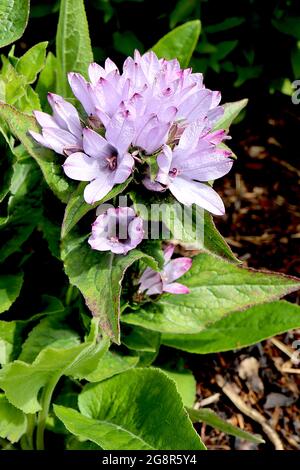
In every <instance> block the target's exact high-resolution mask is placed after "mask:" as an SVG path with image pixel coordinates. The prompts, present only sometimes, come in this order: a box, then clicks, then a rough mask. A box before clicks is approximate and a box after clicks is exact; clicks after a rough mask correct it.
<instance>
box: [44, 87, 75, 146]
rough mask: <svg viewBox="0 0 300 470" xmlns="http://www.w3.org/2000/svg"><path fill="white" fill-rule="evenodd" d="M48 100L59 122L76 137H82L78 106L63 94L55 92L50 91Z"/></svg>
mask: <svg viewBox="0 0 300 470" xmlns="http://www.w3.org/2000/svg"><path fill="white" fill-rule="evenodd" d="M48 101H49V104H50V106H51V107H52V109H53V117H54V119H55V121H56V122H57V124H58V125H59V126H60V127H61V128H63V129H65V130H68V131H69V132H71V133H72V134H74V135H75V136H76V137H78V138H81V137H82V127H81V124H80V119H79V116H78V112H77V110H76V108H75V107H74V106H73V105H72V104H71V103H68V102H67V101H66V100H64V99H63V98H62V97H61V96H59V95H55V94H54V93H48ZM45 127H47V126H45Z"/></svg>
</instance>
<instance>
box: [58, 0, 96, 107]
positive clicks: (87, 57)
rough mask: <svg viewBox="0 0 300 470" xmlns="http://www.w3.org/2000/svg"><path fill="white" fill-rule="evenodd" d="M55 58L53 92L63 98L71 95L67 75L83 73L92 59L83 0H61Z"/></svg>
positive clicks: (85, 73)
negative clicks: (55, 91) (55, 77)
mask: <svg viewBox="0 0 300 470" xmlns="http://www.w3.org/2000/svg"><path fill="white" fill-rule="evenodd" d="M56 57H57V64H58V71H57V72H58V74H57V92H58V93H59V94H61V95H62V96H64V97H65V98H67V97H69V96H70V97H73V95H72V93H71V89H70V87H69V84H68V79H67V74H68V73H69V72H79V73H81V74H82V75H84V76H86V75H87V70H88V66H89V64H90V63H91V62H93V52H92V47H91V40H90V36H89V27H88V22H87V18H86V13H85V8H84V2H83V0H61V3H60V9H59V20H58V26H57V34H56Z"/></svg>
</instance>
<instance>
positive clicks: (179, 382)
mask: <svg viewBox="0 0 300 470" xmlns="http://www.w3.org/2000/svg"><path fill="white" fill-rule="evenodd" d="M162 370H163V372H164V373H165V374H167V375H168V376H169V377H170V379H172V380H174V382H175V384H176V388H177V391H178V393H179V395H180V396H181V398H182V401H183V404H184V406H190V407H192V406H193V405H194V402H195V399H196V380H195V377H194V376H193V374H192V372H191V371H190V370H184V371H181V372H179V371H176V370H175V371H174V370H167V369H162Z"/></svg>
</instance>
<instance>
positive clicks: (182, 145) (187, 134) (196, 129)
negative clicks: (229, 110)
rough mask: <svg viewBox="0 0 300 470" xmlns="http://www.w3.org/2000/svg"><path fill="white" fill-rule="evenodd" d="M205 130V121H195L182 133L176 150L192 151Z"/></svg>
mask: <svg viewBox="0 0 300 470" xmlns="http://www.w3.org/2000/svg"><path fill="white" fill-rule="evenodd" d="M204 128H205V121H204V120H202V121H195V122H192V123H191V124H189V125H188V126H187V127H186V128H185V130H184V131H183V134H182V136H181V137H180V140H179V144H178V147H177V148H178V149H180V150H184V151H187V150H192V149H194V148H195V147H196V146H197V144H198V142H199V138H200V136H201V134H202V132H203V130H204Z"/></svg>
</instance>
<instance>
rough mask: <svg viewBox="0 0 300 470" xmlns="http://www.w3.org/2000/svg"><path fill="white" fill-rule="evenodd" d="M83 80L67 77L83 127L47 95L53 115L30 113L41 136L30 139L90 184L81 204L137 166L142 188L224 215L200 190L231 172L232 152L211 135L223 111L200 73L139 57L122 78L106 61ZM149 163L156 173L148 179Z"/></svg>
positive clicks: (213, 197)
mask: <svg viewBox="0 0 300 470" xmlns="http://www.w3.org/2000/svg"><path fill="white" fill-rule="evenodd" d="M88 73H89V81H87V80H86V79H85V78H84V77H82V76H81V75H80V74H78V73H70V74H69V76H68V78H69V83H70V86H71V89H72V91H73V93H74V95H75V97H76V98H77V99H78V100H79V101H80V103H81V105H82V108H83V110H84V113H85V115H83V116H82V122H83V124H82V125H81V121H80V120H79V117H78V114H77V111H76V109H75V108H74V106H72V105H71V104H69V103H67V102H66V101H65V100H64V99H63V98H61V97H59V96H57V95H53V94H50V95H49V102H50V104H51V106H52V109H53V116H48V115H47V114H45V113H40V112H36V113H35V116H36V118H37V120H38V122H39V124H40V125H41V127H42V134H37V133H34V132H32V133H31V135H32V136H33V137H34V138H35V139H36V140H37V141H38V142H39V143H40V144H41V145H44V146H47V147H50V148H52V149H54V150H55V151H56V152H58V153H61V154H63V155H65V156H67V157H68V158H67V160H66V162H65V164H64V165H63V167H64V171H65V173H66V174H67V175H68V176H69V177H70V178H73V179H76V180H79V181H88V182H89V184H88V185H87V186H86V189H85V192H84V197H85V200H86V201H87V202H88V203H91V204H92V203H94V202H96V201H99V200H101V199H102V198H103V197H104V196H106V194H107V193H108V192H109V191H110V190H111V189H112V188H113V186H114V185H116V184H119V183H122V182H124V181H125V180H126V179H127V178H128V177H129V176H130V174H131V173H132V171H133V169H134V162H138V163H136V166H137V170H138V169H139V168H138V164H139V163H143V165H142V166H140V170H141V172H142V176H143V183H144V185H145V186H146V187H147V188H148V189H150V190H153V191H162V190H166V189H169V190H170V191H171V192H172V193H173V195H174V196H175V198H176V199H178V200H179V201H180V202H181V203H183V204H186V205H191V204H192V203H196V204H198V205H199V206H200V207H203V208H205V209H207V210H209V211H210V212H212V213H214V214H223V213H224V206H223V203H222V201H221V199H220V197H219V196H218V194H217V193H216V192H215V191H214V190H213V189H212V188H211V186H210V185H208V184H206V183H207V182H208V181H210V180H213V179H215V178H219V177H221V176H223V175H225V174H226V173H227V172H228V171H229V170H230V168H231V166H232V161H231V159H230V158H229V157H230V155H231V152H230V151H228V149H226V150H224V146H222V142H223V140H224V139H226V138H227V136H226V132H225V131H223V130H220V131H214V126H215V123H216V121H217V120H218V119H219V118H220V117H221V116H222V114H223V112H224V109H223V107H222V106H220V100H221V95H220V93H219V92H217V91H212V90H209V89H208V88H206V87H205V86H204V84H203V76H202V74H200V73H192V70H191V69H181V68H180V64H179V62H178V61H177V60H175V59H174V60H165V59H158V57H157V56H156V55H155V53H154V52H147V53H146V54H144V55H140V53H139V52H138V51H135V53H134V57H133V58H132V57H128V58H127V59H126V60H125V62H124V64H123V69H122V71H120V70H119V69H118V67H117V66H116V65H115V64H114V62H112V61H111V60H110V59H107V60H106V61H105V64H104V67H101V66H100V65H98V64H96V63H92V64H90V66H89V70H88ZM148 157H151V162H153V158H154V159H157V164H158V168H159V171H158V174H157V175H154V179H152V180H150V178H149V177H148V175H149V173H150V172H149V168H148V167H149V165H148V166H147V164H148V163H149V162H150V158H148ZM152 177H153V175H152Z"/></svg>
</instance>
